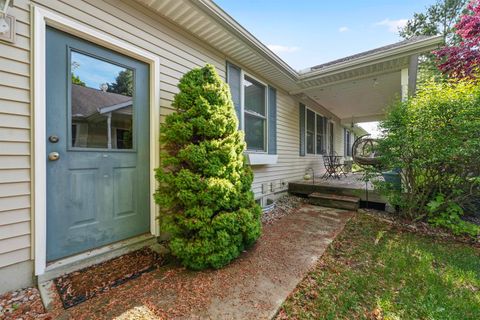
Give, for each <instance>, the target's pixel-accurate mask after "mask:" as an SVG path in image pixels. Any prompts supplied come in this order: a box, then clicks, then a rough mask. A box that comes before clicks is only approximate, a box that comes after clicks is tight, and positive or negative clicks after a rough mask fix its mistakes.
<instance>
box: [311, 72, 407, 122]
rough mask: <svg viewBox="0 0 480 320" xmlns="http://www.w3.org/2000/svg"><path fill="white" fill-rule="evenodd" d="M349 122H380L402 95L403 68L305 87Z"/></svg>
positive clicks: (343, 119) (319, 102) (333, 111)
mask: <svg viewBox="0 0 480 320" xmlns="http://www.w3.org/2000/svg"><path fill="white" fill-rule="evenodd" d="M302 93H303V94H306V95H308V96H309V97H311V98H312V99H313V100H315V102H317V103H318V104H320V105H322V106H323V107H324V108H325V109H327V110H329V111H330V112H332V113H334V114H335V115H336V116H337V117H339V118H340V119H341V120H342V121H344V122H346V123H351V122H352V120H353V122H355V123H357V122H367V121H378V120H381V119H382V118H383V115H384V113H385V112H384V110H385V108H386V107H387V106H388V105H390V104H391V103H392V102H393V101H394V99H396V98H397V99H398V98H400V97H401V71H400V70H392V71H389V72H386V73H372V74H370V75H366V76H364V77H363V78H355V77H354V78H352V79H347V80H344V81H342V82H334V83H333V84H324V85H321V86H314V87H310V88H308V87H307V88H305V89H304V90H302Z"/></svg>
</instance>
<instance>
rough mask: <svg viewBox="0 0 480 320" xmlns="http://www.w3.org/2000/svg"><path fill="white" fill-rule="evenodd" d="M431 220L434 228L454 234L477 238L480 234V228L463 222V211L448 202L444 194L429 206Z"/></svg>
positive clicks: (456, 205) (451, 202)
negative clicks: (447, 230) (443, 229)
mask: <svg viewBox="0 0 480 320" xmlns="http://www.w3.org/2000/svg"><path fill="white" fill-rule="evenodd" d="M427 208H428V212H429V219H428V222H429V223H430V224H432V225H434V226H437V227H442V228H447V229H449V230H451V231H452V233H453V234H456V235H460V234H467V235H469V236H472V237H475V236H477V235H478V234H480V227H479V226H477V225H475V224H473V223H469V222H466V221H463V220H462V219H461V218H460V217H461V216H462V215H463V209H462V207H460V206H459V205H458V204H457V203H455V202H453V201H451V200H450V201H446V200H445V196H444V195H443V194H438V195H437V196H436V197H435V199H433V200H431V201H430V202H429V203H428V204H427Z"/></svg>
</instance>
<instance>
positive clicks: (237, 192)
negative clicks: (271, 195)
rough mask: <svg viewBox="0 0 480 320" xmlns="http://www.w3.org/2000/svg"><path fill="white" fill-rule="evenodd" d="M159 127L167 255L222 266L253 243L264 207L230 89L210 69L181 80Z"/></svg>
mask: <svg viewBox="0 0 480 320" xmlns="http://www.w3.org/2000/svg"><path fill="white" fill-rule="evenodd" d="M179 89H180V92H179V93H178V94H176V95H175V98H174V101H173V104H172V105H173V106H174V107H175V109H176V112H175V113H173V114H170V115H168V116H167V118H166V121H165V124H164V125H162V128H161V134H160V135H161V143H162V150H163V151H162V155H161V167H160V168H159V169H157V171H156V177H157V180H158V182H159V187H158V190H157V192H156V193H155V200H156V202H157V204H158V205H159V206H160V210H161V221H160V225H161V229H162V231H166V232H168V233H169V234H170V235H171V239H170V249H171V252H172V253H173V255H175V256H176V257H178V258H179V259H180V261H181V262H182V264H183V265H184V266H186V267H189V268H191V269H196V270H199V269H204V268H208V267H213V268H220V267H222V266H224V265H226V264H228V263H229V262H230V261H231V260H232V259H234V258H236V257H237V256H238V255H239V254H240V253H241V252H242V251H243V250H244V249H245V248H247V247H248V246H251V245H252V244H254V243H255V241H256V240H257V239H258V237H259V236H260V234H261V222H260V216H261V209H260V207H259V206H258V205H257V204H256V203H255V201H254V198H253V193H252V191H251V185H252V181H253V174H252V171H251V170H250V168H249V167H248V166H247V165H246V164H245V159H244V156H243V152H244V150H245V142H244V137H243V132H241V131H238V130H237V127H238V120H237V117H236V114H235V110H234V106H233V102H232V99H231V96H230V91H229V89H228V86H227V84H225V82H223V81H222V79H221V78H220V77H219V76H218V74H217V73H216V71H215V68H214V67H213V66H212V65H208V64H207V65H206V66H205V67H203V68H201V69H194V70H192V71H190V72H188V73H187V74H185V75H184V76H183V77H182V79H181V80H180V84H179Z"/></svg>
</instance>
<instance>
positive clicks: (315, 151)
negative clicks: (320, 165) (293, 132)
mask: <svg viewBox="0 0 480 320" xmlns="http://www.w3.org/2000/svg"><path fill="white" fill-rule="evenodd" d="M308 110H310V111H312V112H313V113H314V114H315V130H314V135H313V138H314V139H313V153H310V152H308V148H307V142H308V141H307V136H308V135H307V131H308V129H307V123H308V122H307V114H308ZM317 116H320V117H323V118H326V116H325V115H323V114H322V113H320V112H317V111H315V110H313V109H312V108H309V107H307V106H305V154H306V155H312V156H315V155H323V153H317ZM327 119H328V118H327ZM328 121H329V122H330V120H328ZM327 131H328V127H327ZM327 137H328V132H327ZM327 144H328V141H326V147H327Z"/></svg>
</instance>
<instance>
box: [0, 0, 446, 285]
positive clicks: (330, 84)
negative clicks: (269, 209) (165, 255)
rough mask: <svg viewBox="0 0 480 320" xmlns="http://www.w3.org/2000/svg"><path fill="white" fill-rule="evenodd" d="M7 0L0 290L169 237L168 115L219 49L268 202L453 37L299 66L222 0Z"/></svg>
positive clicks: (343, 140)
mask: <svg viewBox="0 0 480 320" xmlns="http://www.w3.org/2000/svg"><path fill="white" fill-rule="evenodd" d="M5 2H7V3H9V2H10V5H11V6H10V7H7V8H6V10H7V16H6V18H5V21H6V22H7V23H8V25H9V30H7V31H6V32H4V33H2V34H1V35H0V293H1V292H4V291H7V290H10V289H15V288H19V287H25V286H29V285H32V284H34V283H35V282H36V281H37V278H38V281H44V280H48V279H51V278H52V277H54V276H55V275H56V274H60V273H62V272H65V271H67V270H74V269H78V268H81V267H82V266H85V265H87V264H91V263H94V262H98V261H101V260H102V259H106V258H109V257H112V256H114V255H118V254H120V253H121V252H124V251H122V250H126V248H130V247H132V246H134V245H137V246H138V245H141V244H142V243H144V242H148V241H152V239H153V238H154V236H155V235H159V231H158V227H157V223H156V220H155V219H156V216H157V208H156V206H155V203H154V202H153V199H152V196H151V195H152V193H153V192H154V189H155V180H154V176H153V169H154V168H155V167H157V166H158V163H159V142H158V135H159V130H161V125H160V123H161V122H162V121H163V119H164V118H165V116H166V115H167V114H169V113H171V112H172V111H173V110H172V107H171V101H172V99H173V96H174V94H175V93H177V92H178V88H177V87H176V85H177V83H178V81H179V79H180V78H181V77H182V75H183V74H185V73H186V72H187V71H189V70H190V69H192V68H194V67H198V66H203V65H204V64H205V63H211V64H213V65H214V66H215V67H216V68H217V70H218V72H219V74H220V75H221V76H222V77H224V79H225V80H226V81H227V82H228V83H229V84H230V88H231V91H232V97H233V100H234V102H235V106H236V109H237V114H238V116H239V119H240V125H241V128H240V129H243V130H245V133H246V140H247V142H248V146H249V150H248V151H247V153H246V155H247V158H248V161H249V163H250V165H251V166H252V168H253V170H254V175H255V180H254V184H253V191H254V193H255V196H256V198H257V199H258V201H259V202H260V203H262V202H263V201H265V199H266V198H267V197H269V196H272V195H274V194H276V193H279V192H283V191H285V190H286V188H287V184H288V182H289V181H292V180H298V179H301V178H302V177H303V175H304V174H305V171H306V170H307V169H309V168H313V170H314V171H315V173H317V174H318V173H320V172H321V170H322V169H323V168H322V161H321V154H322V153H324V152H330V151H335V152H337V153H338V154H340V155H343V154H345V153H348V152H349V150H350V148H349V146H350V145H351V143H352V142H353V137H354V135H359V134H361V132H360V131H357V132H356V130H359V129H356V127H355V126H354V124H355V123H358V122H363V121H374V120H378V119H381V118H382V116H383V110H384V107H385V106H386V105H388V104H389V103H390V102H391V101H392V100H393V99H394V98H395V97H397V96H403V97H405V96H406V95H408V94H409V93H411V92H413V90H414V87H415V79H416V66H417V60H418V55H419V54H420V53H422V52H425V51H428V50H431V49H433V48H435V47H437V45H438V44H439V43H440V42H441V38H439V37H431V38H415V39H412V40H408V41H403V42H400V43H397V44H393V45H390V46H386V47H382V48H378V49H375V50H372V51H368V52H364V53H361V54H358V55H354V56H350V57H347V58H344V59H340V60H337V61H333V62H331V63H327V64H323V65H318V66H314V67H312V68H310V69H309V70H304V71H302V72H297V71H295V70H293V69H292V68H291V67H290V66H289V65H288V64H286V63H285V62H284V61H282V60H281V59H280V58H279V57H277V56H276V55H275V54H273V53H272V52H271V51H270V50H269V49H268V48H267V47H266V46H265V45H264V44H263V43H261V42H260V41H259V40H258V39H256V38H255V37H254V36H252V35H251V34H250V33H249V32H248V31H247V30H245V28H243V27H242V26H241V25H240V24H238V22H236V21H235V20H234V19H232V18H231V17H230V16H229V15H228V14H227V13H225V12H224V11H223V10H222V9H221V8H219V7H218V6H217V5H215V4H214V2H213V1H211V0H130V1H127V0H125V1H120V0H38V1H36V0H10V1H5V0H0V8H1V7H2V5H3V4H4V3H5ZM319 14H321V13H319ZM0 17H1V16H0ZM82 68H84V69H83V70H82ZM82 78H83V79H82ZM123 78H125V79H126V80H125V79H123ZM120 79H123V80H121V81H123V82H122V83H121V81H120ZM128 79H130V80H128ZM125 83H127V84H125Z"/></svg>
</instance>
